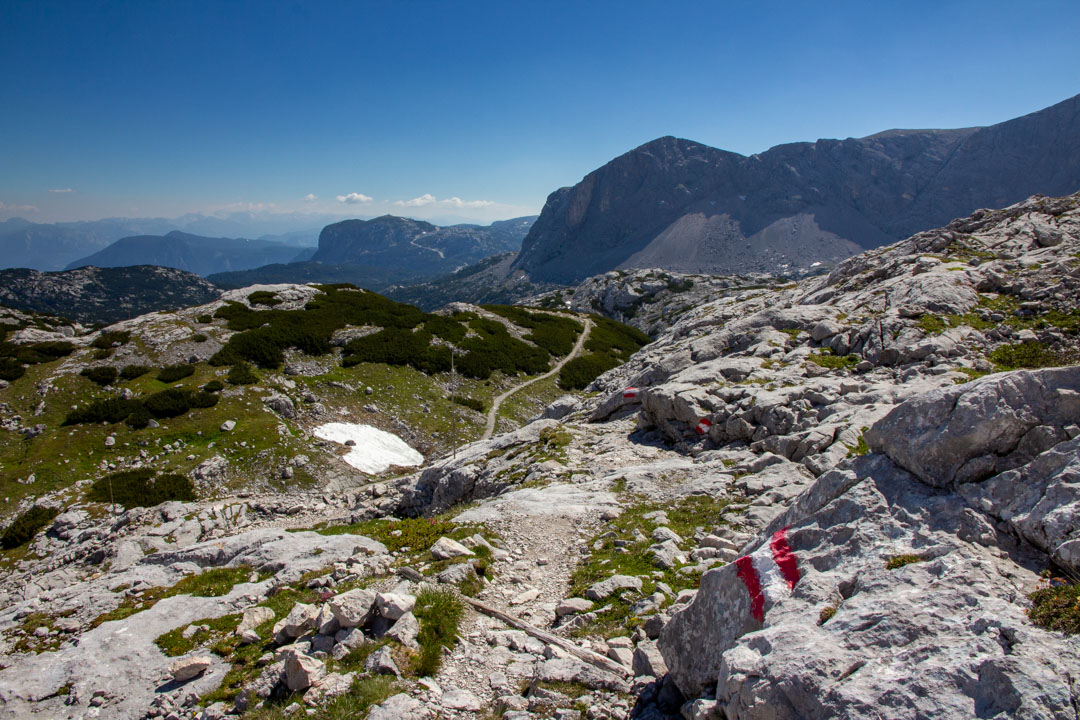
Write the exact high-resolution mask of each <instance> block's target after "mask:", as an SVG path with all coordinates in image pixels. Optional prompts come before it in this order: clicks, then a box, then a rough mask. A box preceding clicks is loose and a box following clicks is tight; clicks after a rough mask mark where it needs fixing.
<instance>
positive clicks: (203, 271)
mask: <svg viewBox="0 0 1080 720" xmlns="http://www.w3.org/2000/svg"><path fill="white" fill-rule="evenodd" d="M301 252H302V251H301V249H300V248H297V247H296V246H293V245H284V244H282V243H276V242H270V241H267V240H246V239H243V238H224V237H222V238H213V237H203V236H201V235H192V234H191V233H185V232H180V231H179V230H173V231H171V232H169V233H166V234H165V235H135V236H132V237H125V238H120V239H119V240H117V241H116V242H114V243H112V244H111V245H109V246H108V247H105V248H102V249H101V250H99V251H98V252H96V253H93V254H92V255H88V256H86V257H84V258H81V259H79V260H76V261H74V262H72V263H69V264H68V266H67V267H66V268H65V269H66V270H74V269H76V268H80V267H86V266H88V265H93V266H95V267H126V266H130V265H157V266H160V267H168V268H176V269H178V270H186V271H188V272H193V273H195V274H196V275H202V276H203V277H205V276H207V275H212V274H214V273H220V272H229V271H233V270H247V269H250V268H255V267H260V266H262V265H270V264H273V263H287V262H291V261H292V260H294V259H295V258H296V257H297V254H298V253H301Z"/></svg>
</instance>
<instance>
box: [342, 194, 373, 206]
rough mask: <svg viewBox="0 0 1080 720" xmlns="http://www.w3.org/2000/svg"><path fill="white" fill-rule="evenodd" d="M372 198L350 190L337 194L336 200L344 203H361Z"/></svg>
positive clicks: (367, 201)
mask: <svg viewBox="0 0 1080 720" xmlns="http://www.w3.org/2000/svg"><path fill="white" fill-rule="evenodd" d="M371 200H372V198H371V197H370V196H368V195H364V194H363V193H358V192H351V193H349V194H348V195H338V196H337V201H338V202H339V203H345V204H346V205H361V204H363V203H369V202H371Z"/></svg>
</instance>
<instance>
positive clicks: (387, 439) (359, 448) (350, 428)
mask: <svg viewBox="0 0 1080 720" xmlns="http://www.w3.org/2000/svg"><path fill="white" fill-rule="evenodd" d="M314 434H315V437H317V438H322V439H323V440H329V441H331V442H336V443H338V444H339V445H345V444H346V443H348V441H349V440H352V441H353V442H355V443H356V445H355V447H352V448H351V449H350V450H349V454H348V455H346V456H345V462H347V463H348V464H349V465H352V466H353V467H354V468H356V469H357V470H360V471H361V472H366V473H371V474H375V473H380V472H382V471H383V470H386V469H387V468H389V467H390V466H391V465H401V466H404V467H411V466H413V465H420V464H422V463H423V462H424V456H423V455H421V454H420V453H418V452H416V451H415V450H413V449H412V448H411V447H409V445H408V444H407V443H406V442H405V441H404V440H402V439H401V438H399V437H398V436H397V435H394V434H392V433H388V432H386V431H385V430H380V429H379V428H376V427H372V426H371V425H360V424H357V423H340V422H333V423H326V424H325V425H320V426H319V427H317V428H315V433H314Z"/></svg>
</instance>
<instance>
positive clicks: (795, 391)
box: [0, 195, 1080, 720]
mask: <svg viewBox="0 0 1080 720" xmlns="http://www.w3.org/2000/svg"><path fill="white" fill-rule="evenodd" d="M1078 255H1080V196H1075V195H1074V196H1069V197H1063V198H1043V197H1034V198H1031V199H1029V200H1027V201H1025V202H1022V203H1019V204H1017V205H1014V206H1010V207H1008V208H1004V209H1001V210H994V211H980V212H978V213H976V214H975V215H972V216H970V217H967V218H963V219H960V220H957V221H954V222H952V223H950V224H949V225H948V226H946V227H943V228H940V229H937V230H931V231H927V232H923V233H919V234H917V235H914V236H912V237H910V238H908V239H906V240H904V241H902V242H900V243H896V244H893V245H891V246H888V247H883V248H879V249H875V250H871V251H868V252H865V253H862V254H860V255H858V256H855V257H852V258H850V259H848V260H845V261H843V262H841V263H840V264H838V265H837V266H836V268H834V269H833V270H832V272H830V273H829V274H828V275H824V276H818V277H811V278H807V279H804V280H801V281H799V282H796V283H788V284H784V285H769V286H764V287H762V286H756V287H755V286H754V285H752V284H751V285H746V284H744V283H743V281H742V280H740V279H738V278H734V279H731V280H730V281H729V283H728V285H727V286H726V287H725V286H724V285H723V284H721V283H720V282H719V281H718V282H717V283H716V284H715V285H713V286H711V288H710V292H712V293H715V297H712V298H711V299H705V298H701V299H700V300H697V301H696V303H695V304H694V307H692V308H690V309H688V310H686V311H685V312H681V313H679V314H678V316H677V317H675V318H673V319H671V322H670V324H666V323H668V320H667V318H666V317H665V316H664V314H663V313H660V314H659V315H658V316H657V319H658V320H659V321H660V322H661V323H662V324H666V325H665V327H666V329H664V330H663V331H662V332H661V333H660V334H659V336H658V337H656V339H655V340H654V342H653V343H651V344H650V345H647V346H645V347H644V348H643V349H641V350H639V351H638V352H636V353H635V354H634V355H633V357H632V358H631V359H630V360H629V362H627V363H626V364H624V365H622V366H621V367H618V368H616V369H614V370H611V371H609V372H607V373H605V374H603V375H601V376H600V377H598V378H597V379H596V381H595V382H594V383H593V384H592V385H591V386H590V387H589V389H588V390H589V392H587V393H585V394H582V395H577V396H568V397H563V398H560V399H558V400H557V401H555V402H553V403H550V404H549V405H548V406H547V408H546V409H545V410H544V411H543V413H542V416H541V417H540V418H539V419H537V420H535V421H534V422H531V423H527V424H524V425H522V426H521V427H519V428H517V429H514V430H513V431H511V432H503V433H501V434H496V435H495V436H493V437H491V438H490V439H488V440H482V441H478V442H474V443H470V444H468V445H465V446H463V447H461V448H458V449H457V450H456V451H455V452H454V453H451V454H450V455H449V456H444V457H440V458H437V459H435V460H433V461H431V462H428V463H427V464H426V465H425V466H424V467H422V468H421V469H419V470H417V471H415V472H410V473H405V474H400V475H397V476H390V477H385V478H380V479H378V480H377V481H375V482H372V483H371V484H368V485H363V484H358V485H355V486H352V487H350V488H348V489H347V490H346V489H344V488H336V489H333V488H328V489H327V490H326V491H324V492H322V493H307V494H301V493H297V494H292V495H281V494H262V493H260V494H258V495H251V496H246V497H237V496H230V495H228V494H227V493H224V492H223V493H222V494H221V495H219V496H217V497H216V498H213V499H209V498H208V499H204V500H202V501H199V502H177V503H170V504H166V505H161V506H158V507H156V508H145V509H144V508H133V509H129V510H125V511H123V512H119V513H116V514H115V515H110V516H109V517H108V518H107V519H103V518H102V517H101V514H100V511H99V510H96V509H95V507H96V506H95V505H94V504H92V503H86V504H81V503H76V504H75V505H74V506H71V507H69V508H68V509H67V512H66V513H65V514H64V515H62V516H59V517H56V518H55V519H54V520H52V521H50V523H51V524H47V525H46V526H45V531H44V532H43V533H41V534H38V535H37V536H36V537H34V538H33V540H32V541H31V543H30V545H29V549H28V551H27V552H26V554H25V556H23V557H22V559H20V560H18V561H16V562H14V563H12V564H10V565H7V566H6V568H7V570H6V573H7V574H5V575H3V576H2V579H0V585H2V587H3V590H4V591H5V592H7V593H8V601H7V602H5V603H0V604H2V605H4V606H5V607H6V609H5V610H4V611H2V612H0V632H2V633H3V636H4V638H5V640H4V642H5V643H7V644H6V646H5V651H4V652H5V655H4V663H5V665H6V667H5V668H4V669H2V670H0V698H3V707H2V708H0V716H6V717H33V716H40V717H64V716H68V717H84V716H88V714H95V713H101V714H107V713H111V714H112V716H115V717H166V716H168V714H169V713H174V714H175V715H177V716H184V717H202V718H207V719H209V718H222V717H225V716H226V715H227V714H234V715H239V716H243V715H244V714H245V713H246V714H247V715H248V716H249V717H260V716H261V715H259V713H264V714H265V713H282V714H284V713H288V714H292V713H296V712H304V711H305V708H307V709H309V710H310V711H311V713H310V714H311V715H312V716H314V717H331V716H332V714H333V713H337V712H352V713H354V714H358V715H363V714H364V713H367V717H369V718H374V719H375V720H387V719H389V718H417V719H419V718H429V719H430V718H435V717H443V718H469V717H482V716H483V715H482V713H483V712H484V711H485V710H486V709H494V710H496V711H497V712H501V713H502V714H503V716H504V717H510V718H514V719H515V720H526V719H529V718H536V717H545V716H553V717H561V718H566V719H570V718H583V717H584V718H626V717H634V718H650V719H656V720H669V719H670V720H674V719H675V718H687V719H689V720H710V719H712V720H718V719H720V718H725V719H726V720H734V719H736V718H739V719H762V718H818V717H820V718H826V717H852V718H877V717H881V716H882V713H883V712H884V713H886V714H888V716H889V717H895V718H917V717H947V718H953V717H955V718H968V717H987V718H1006V717H1010V718H1011V717H1019V718H1058V717H1069V716H1071V715H1074V714H1075V707H1076V706H1077V705H1078V703H1080V700H1078V694H1077V690H1076V689H1075V684H1074V682H1073V679H1072V678H1074V677H1075V676H1076V674H1077V672H1078V671H1080V650H1078V646H1077V635H1076V634H1074V633H1076V632H1077V630H1080V626H1077V625H1075V624H1070V623H1071V620H1070V618H1071V616H1070V615H1069V612H1068V608H1069V607H1071V605H1072V604H1074V600H1073V599H1070V598H1073V597H1074V596H1073V595H1070V594H1069V593H1075V592H1076V585H1075V584H1073V582H1072V580H1071V579H1070V576H1071V575H1072V574H1073V573H1075V572H1076V567H1075V566H1076V564H1077V562H1078V560H1077V558H1078V557H1080V555H1077V554H1076V551H1075V547H1076V546H1077V543H1080V520H1078V518H1080V512H1078V510H1077V508H1080V497H1078V496H1077V492H1076V490H1075V488H1076V487H1077V483H1076V476H1077V471H1078V468H1077V461H1076V458H1077V442H1078V441H1080V404H1078V403H1077V401H1076V398H1077V397H1078V394H1077V393H1078V392H1080V376H1078V370H1077V366H1076V364H1075V363H1076V358H1077V351H1078V347H1080V310H1078V306H1080V260H1078V259H1077V257H1078ZM671 279H674V281H675V283H676V284H677V283H678V282H679V280H680V279H681V278H674V276H672V278H669V279H668V280H665V279H663V278H661V277H659V275H655V276H653V277H649V276H648V273H641V274H628V275H627V277H626V278H598V279H594V280H593V281H591V282H593V283H594V284H595V287H596V288H600V289H601V290H602V289H604V288H609V287H610V288H612V289H613V290H614V288H616V287H618V285H617V282H618V281H622V280H626V281H628V283H627V284H626V285H624V286H623V287H624V288H633V289H635V293H636V294H637V297H657V298H659V299H658V300H657V301H656V304H661V303H664V304H666V303H668V302H675V301H669V300H668V299H667V298H668V295H665V294H664V293H672V290H671V289H670V288H668V287H667V283H668V282H669V280H671ZM648 283H652V284H653V285H655V286H656V287H653V285H647V284H648ZM695 284H696V283H695ZM639 286H640V290H638V288H639ZM601 290H596V291H590V292H589V296H590V297H605V295H604V294H603V292H602V291H601ZM653 290H655V292H652V291H653ZM283 291H284V289H281V290H279V291H278V292H283ZM289 292H295V293H302V292H307V291H304V290H302V289H301V288H300V287H296V288H293V289H292V290H290V291H289ZM686 292H689V290H688V291H686ZM628 294H630V293H628ZM673 294H674V295H675V296H677V295H679V293H673ZM259 297H262V296H259ZM611 297H612V298H613V303H614V302H615V299H616V298H617V297H618V295H617V292H613V294H612V295H611ZM295 301H296V302H301V300H300V299H299V298H295ZM635 302H637V300H636V299H635V300H631V301H630V303H631V304H633V303H635ZM646 305H647V304H646ZM643 307H644V306H643ZM215 332H216V331H215ZM594 332H595V330H594ZM295 360H296V361H297V362H300V361H301V360H303V359H302V358H296V359H295ZM303 361H304V362H306V360H303ZM289 377H290V379H293V380H294V381H297V382H299V381H300V380H301V379H302V377H303V376H302V375H299V376H289ZM275 382H277V381H276V380H275ZM375 392H376V393H381V392H383V388H382V387H379V388H378V389H377V390H376V391H375ZM193 442H197V441H194V440H193ZM170 444H171V443H170ZM124 452H128V451H124ZM179 452H180V453H181V454H182V453H184V452H186V450H185V449H181V450H179ZM297 472H299V471H297ZM200 482H201V483H202V484H201V485H200V488H201V492H204V493H206V494H207V495H206V497H208V496H209V495H210V494H211V493H212V492H213V489H214V488H215V487H220V484H219V483H220V481H218V480H215V479H214V477H213V476H212V475H208V476H206V477H205V478H203V479H202V480H200ZM320 520H322V521H323V522H324V523H325V525H322V526H319V525H318V523H319V522H320ZM283 527H288V528H290V529H296V530H301V529H304V528H313V527H314V528H316V530H315V531H308V532H281V528H283ZM323 533H325V534H323ZM154 548H156V550H153V551H151V549H154ZM65 557H69V558H71V561H69V562H66V563H65V562H60V561H58V559H63V558H65ZM105 560H109V561H111V563H112V565H110V566H109V567H108V568H107V569H106V566H105V565H104V564H103V562H104V561H105ZM185 574H186V575H187V577H186V578H185V579H181V575H185ZM225 577H228V578H230V580H229V582H228V583H224V581H223V580H222V578H225ZM200 578H201V579H200ZM211 582H214V583H222V588H221V591H220V592H218V591H215V592H214V593H211V594H206V593H207V592H208V591H207V590H205V589H198V588H200V587H204V586H203V585H200V583H203V584H209V583H211ZM454 587H456V588H458V590H459V593H460V594H456V595H455V594H454V593H453V592H451V593H449V594H446V595H443V594H440V593H443V592H444V590H445V589H446V588H454ZM439 588H442V589H443V590H439ZM433 593H434V594H438V595H439V597H440V598H453V597H456V598H457V603H458V604H457V605H454V602H453V601H452V600H451V599H445V600H444V599H440V600H439V602H444V603H446V604H445V605H440V606H439V607H441V608H443V611H442V612H440V613H439V617H440V618H447V617H451V616H456V615H457V614H458V613H460V619H459V620H457V621H455V622H454V623H453V624H452V627H451V626H449V625H447V624H443V623H442V622H440V621H436V619H435V617H434V616H433V614H432V613H431V612H430V610H429V608H430V607H432V605H430V604H429V603H431V602H433V601H432V597H433ZM1048 598H1049V599H1048ZM1059 598H1063V600H1062V601H1061V602H1060V603H1059V604H1055V603H1058V600H1057V599H1059ZM455 607H456V608H457V609H456V610H453V608H455ZM407 608H410V609H408V610H407ZM129 618H131V619H129ZM140 621H141V622H140ZM414 622H415V625H414V624H413V623H414ZM335 623H336V624H335ZM402 623H404V624H403V625H402ZM444 632H445V633H446V635H441V636H440V635H439V633H444ZM438 637H446V638H449V639H448V640H447V641H446V643H445V644H441V641H439V640H438V639H437V638H438ZM433 638H435V639H433ZM166 650H168V651H169V652H176V653H177V654H176V655H174V656H169V655H167V654H166ZM171 657H175V658H177V659H176V660H170V658H171ZM432 657H438V659H439V660H438V662H437V663H433V664H423V663H424V662H425V661H423V658H432ZM91 658H93V662H94V663H96V665H93V666H92V668H91V667H89V666H90V659H91ZM170 662H173V663H175V664H172V665H170ZM140 668H145V669H146V670H145V671H142V672H140ZM103 677H107V678H114V679H115V680H116V681H115V682H112V684H111V685H109V687H106V685H108V683H107V682H105V681H103V680H102V678H103ZM118 687H123V688H124V689H123V690H122V691H119V690H117V689H116V688H118ZM200 698H202V700H200ZM200 702H201V703H202V705H200ZM271 716H274V715H271Z"/></svg>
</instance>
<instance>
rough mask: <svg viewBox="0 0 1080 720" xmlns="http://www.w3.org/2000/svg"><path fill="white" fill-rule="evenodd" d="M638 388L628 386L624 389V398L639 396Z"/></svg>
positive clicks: (630, 398) (631, 398)
mask: <svg viewBox="0 0 1080 720" xmlns="http://www.w3.org/2000/svg"><path fill="white" fill-rule="evenodd" d="M637 393H638V389H637V388H636V387H628V388H626V389H625V390H623V391H622V396H623V399H624V400H633V399H634V398H636V397H637Z"/></svg>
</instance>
